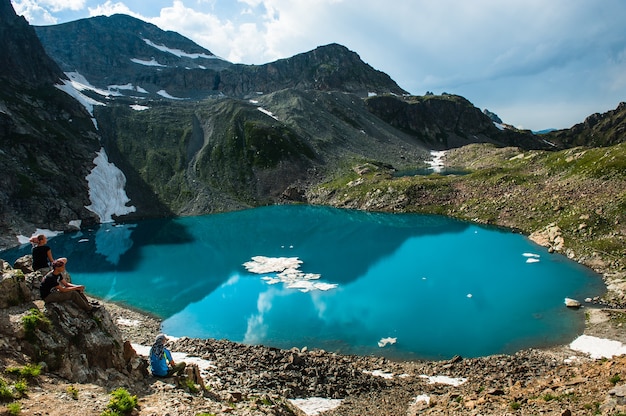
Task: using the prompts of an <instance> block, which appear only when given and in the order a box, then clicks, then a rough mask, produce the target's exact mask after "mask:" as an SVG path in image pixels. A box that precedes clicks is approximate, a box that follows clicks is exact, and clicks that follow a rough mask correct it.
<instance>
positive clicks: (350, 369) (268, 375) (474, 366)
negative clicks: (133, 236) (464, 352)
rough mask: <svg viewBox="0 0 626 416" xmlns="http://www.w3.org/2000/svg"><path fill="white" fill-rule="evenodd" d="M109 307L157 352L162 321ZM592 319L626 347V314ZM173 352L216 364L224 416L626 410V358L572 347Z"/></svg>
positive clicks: (193, 343) (188, 343)
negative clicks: (445, 354)
mask: <svg viewBox="0 0 626 416" xmlns="http://www.w3.org/2000/svg"><path fill="white" fill-rule="evenodd" d="M106 307H107V309H108V310H109V311H110V313H111V315H112V316H113V317H114V319H115V320H116V321H117V322H118V325H119V327H120V330H121V332H122V335H123V337H124V338H125V339H129V340H131V342H133V343H134V344H142V345H150V344H151V342H152V339H153V338H154V335H155V334H156V333H158V331H159V327H160V323H159V321H158V320H157V319H155V318H153V317H150V316H147V315H144V314H142V313H140V312H137V311H132V310H128V309H125V308H123V307H120V306H118V305H111V304H107V305H106ZM586 312H587V315H588V319H587V328H586V330H585V334H587V335H593V336H597V337H600V338H608V339H612V340H616V341H619V342H622V343H623V342H626V335H625V334H623V332H624V331H623V330H622V324H621V322H622V321H623V319H624V317H625V316H626V315H624V311H623V310H621V309H605V308H593V307H587V308H586ZM170 347H171V348H172V350H174V351H176V352H179V353H185V354H187V356H188V357H196V358H199V359H202V360H206V361H208V362H209V363H211V365H210V367H209V368H208V369H207V370H204V371H203V378H204V379H205V383H206V385H207V387H208V388H209V394H212V395H213V399H209V401H213V402H217V403H221V405H220V406H221V407H220V410H219V412H217V413H215V414H224V413H229V414H236V415H239V414H241V415H251V414H277V415H278V414H294V413H290V412H296V413H295V414H299V413H298V412H301V411H302V410H299V409H298V408H297V407H296V408H295V410H294V409H293V408H291V407H287V408H284V405H281V406H283V407H281V406H279V405H278V403H285V402H284V401H283V399H294V398H311V397H322V398H328V399H341V404H340V405H339V406H338V407H337V408H335V409H330V410H327V411H326V412H325V413H323V414H324V415H335V416H339V415H342V416H356V415H363V414H385V415H416V414H429V415H438V414H442V415H443V414H460V415H462V414H467V415H478V414H500V415H503V414H533V415H534V414H615V413H612V412H619V411H624V410H626V401H623V400H622V396H621V394H622V390H621V388H620V386H621V380H622V379H626V358H624V357H617V358H604V359H593V358H590V357H589V356H588V355H587V354H584V353H580V352H577V351H573V350H572V349H570V348H569V346H567V345H564V346H558V347H554V348H549V349H530V350H524V351H520V352H518V353H516V354H513V355H495V356H489V357H481V358H470V359H465V358H463V357H455V358H453V359H451V360H446V361H435V362H431V361H410V362H395V361H391V360H387V359H384V358H380V357H357V356H343V355H339V354H334V353H329V352H325V351H319V350H310V351H307V350H306V349H303V350H299V349H291V350H280V349H276V348H268V347H263V346H248V345H243V344H238V343H233V342H229V341H225V340H211V339H207V340H200V339H190V338H181V339H177V340H173V341H172V342H171V344H170ZM155 383H157V385H158V384H159V383H160V382H153V383H152V384H150V381H149V380H148V384H149V385H150V386H151V388H148V390H150V389H154V387H155ZM624 389H625V390H626V387H625V388H624ZM173 390H174V391H175V390H176V389H173ZM165 396H167V395H165ZM157 397H158V398H157ZM259 397H261V398H264V399H262V400H261V401H264V402H265V403H274V404H273V405H269V406H266V405H259V404H258V401H255V399H252V398H259ZM163 399H164V397H160V395H159V394H154V393H153V394H152V395H148V396H145V402H144V405H143V406H144V407H145V406H148V403H149V406H150V407H151V408H154V406H155V404H154V402H155V401H156V402H161V401H162V400H163ZM223 403H230V404H228V405H224V404H223ZM251 403H253V405H251ZM254 403H256V404H254ZM233 405H234V406H233ZM156 406H158V405H156ZM190 406H191V405H190ZM279 408H280V409H282V410H279ZM197 411H200V407H197V406H196V408H195V409H192V408H191V407H189V408H188V409H187V410H185V411H181V412H179V413H171V412H170V411H169V410H168V412H170V413H169V414H171V415H175V414H176V415H183V414H189V415H195V414H197V413H194V412H197ZM568 411H569V412H571V413H567V412H568ZM220 412H222V413H220ZM598 412H599V413H598ZM139 414H150V413H143V412H140V413H139ZM152 414H159V413H152ZM163 414H165V413H163ZM301 414H306V413H301ZM309 414H315V413H314V412H313V413H309Z"/></svg>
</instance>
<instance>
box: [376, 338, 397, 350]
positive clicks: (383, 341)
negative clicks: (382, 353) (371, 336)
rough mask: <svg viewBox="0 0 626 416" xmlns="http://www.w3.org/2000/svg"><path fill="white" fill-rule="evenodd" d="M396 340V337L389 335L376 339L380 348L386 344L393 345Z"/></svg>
mask: <svg viewBox="0 0 626 416" xmlns="http://www.w3.org/2000/svg"><path fill="white" fill-rule="evenodd" d="M397 341H398V338H391V337H387V338H381V340H380V341H378V346H379V347H380V348H384V347H386V346H387V345H393V344H395V343H396V342H397Z"/></svg>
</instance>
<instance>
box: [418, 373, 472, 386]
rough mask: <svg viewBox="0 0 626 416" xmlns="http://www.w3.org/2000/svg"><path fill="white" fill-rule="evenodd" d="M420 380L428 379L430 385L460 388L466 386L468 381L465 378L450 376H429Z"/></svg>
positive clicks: (423, 376) (424, 376) (422, 376)
mask: <svg viewBox="0 0 626 416" xmlns="http://www.w3.org/2000/svg"><path fill="white" fill-rule="evenodd" d="M420 378H425V379H428V383H429V384H447V385H449V386H454V387H458V386H460V385H461V384H464V383H465V382H466V381H467V379H466V378H464V377H457V378H455V377H448V376H427V375H421V376H420Z"/></svg>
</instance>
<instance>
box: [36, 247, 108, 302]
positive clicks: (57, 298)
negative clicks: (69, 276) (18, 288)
mask: <svg viewBox="0 0 626 416" xmlns="http://www.w3.org/2000/svg"><path fill="white" fill-rule="evenodd" d="M66 263H67V259H66V258H65V257H62V258H59V259H57V260H56V261H55V262H54V263H52V270H51V271H50V272H48V274H46V276H45V277H44V278H43V281H42V282H41V286H40V287H39V292H40V294H41V299H43V300H44V302H46V303H48V302H65V301H68V300H71V301H72V302H74V304H76V306H78V307H79V308H80V309H83V310H85V311H91V310H94V309H97V308H99V305H98V304H97V303H96V302H94V303H93V304H92V303H91V302H89V300H88V299H87V296H85V293H84V292H85V286H83V285H75V284H72V283H69V282H68V281H66V280H65V278H64V275H63V272H64V271H65V264H66Z"/></svg>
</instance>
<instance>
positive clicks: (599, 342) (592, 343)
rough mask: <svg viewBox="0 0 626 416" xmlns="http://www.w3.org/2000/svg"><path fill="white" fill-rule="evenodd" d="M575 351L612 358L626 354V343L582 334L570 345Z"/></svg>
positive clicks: (596, 356)
mask: <svg viewBox="0 0 626 416" xmlns="http://www.w3.org/2000/svg"><path fill="white" fill-rule="evenodd" d="M569 347H570V348H571V349H573V350H574V351H580V352H583V353H585V354H589V355H590V356H591V358H612V357H614V356H620V355H624V354H626V345H624V344H622V343H621V342H619V341H614V340H612V339H605V338H597V337H592V336H590V335H581V336H579V337H578V338H576V339H575V340H574V341H572V343H571V344H570V345H569Z"/></svg>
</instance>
